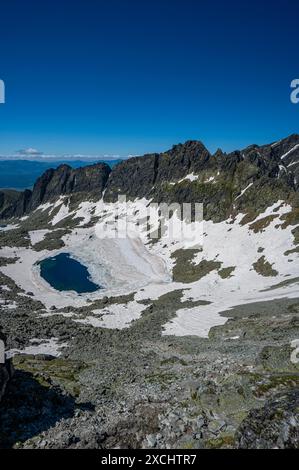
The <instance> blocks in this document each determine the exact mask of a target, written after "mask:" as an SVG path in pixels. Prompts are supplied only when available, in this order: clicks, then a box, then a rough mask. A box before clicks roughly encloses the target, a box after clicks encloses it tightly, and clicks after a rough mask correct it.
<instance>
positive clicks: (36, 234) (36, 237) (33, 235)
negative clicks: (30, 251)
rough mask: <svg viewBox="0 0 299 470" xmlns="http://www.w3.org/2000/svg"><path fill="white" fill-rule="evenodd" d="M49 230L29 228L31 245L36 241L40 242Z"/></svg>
mask: <svg viewBox="0 0 299 470" xmlns="http://www.w3.org/2000/svg"><path fill="white" fill-rule="evenodd" d="M49 232H50V230H48V229H46V230H31V231H30V232H29V237H30V241H31V245H36V243H39V242H41V241H42V240H43V239H44V238H45V235H46V234H47V233H49Z"/></svg>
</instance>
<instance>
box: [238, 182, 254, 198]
mask: <svg viewBox="0 0 299 470" xmlns="http://www.w3.org/2000/svg"><path fill="white" fill-rule="evenodd" d="M252 185H253V183H250V184H249V185H248V186H246V188H245V189H243V190H242V191H241V194H239V196H237V197H236V198H235V201H236V200H237V199H239V198H240V197H242V196H243V194H245V193H246V191H247V190H248V189H249V188H251V186H252Z"/></svg>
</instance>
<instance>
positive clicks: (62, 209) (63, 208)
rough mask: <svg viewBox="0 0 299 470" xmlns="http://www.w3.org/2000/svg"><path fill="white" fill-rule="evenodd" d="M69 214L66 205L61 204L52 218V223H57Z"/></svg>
mask: <svg viewBox="0 0 299 470" xmlns="http://www.w3.org/2000/svg"><path fill="white" fill-rule="evenodd" d="M68 215H69V207H68V205H65V204H62V205H61V207H60V209H59V211H58V212H57V214H56V215H55V216H54V217H53V219H52V225H57V224H58V223H59V222H60V221H61V220H63V219H65V218H66V217H67V216H68Z"/></svg>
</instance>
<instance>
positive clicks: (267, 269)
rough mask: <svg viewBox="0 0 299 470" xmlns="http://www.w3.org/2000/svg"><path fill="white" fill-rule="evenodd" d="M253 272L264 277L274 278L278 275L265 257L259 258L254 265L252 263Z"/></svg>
mask: <svg viewBox="0 0 299 470" xmlns="http://www.w3.org/2000/svg"><path fill="white" fill-rule="evenodd" d="M252 266H253V268H254V270H255V271H256V272H257V273H258V274H260V275H261V276H264V277H274V276H277V275H278V271H276V270H275V269H273V268H272V264H270V263H269V261H267V260H266V258H265V256H262V257H261V258H259V259H258V260H257V261H256V263H253V265H252Z"/></svg>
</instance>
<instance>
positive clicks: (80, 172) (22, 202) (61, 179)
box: [0, 163, 111, 219]
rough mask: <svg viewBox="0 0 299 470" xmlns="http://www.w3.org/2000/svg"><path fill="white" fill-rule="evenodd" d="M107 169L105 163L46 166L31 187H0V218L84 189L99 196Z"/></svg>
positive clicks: (26, 210) (105, 181)
mask: <svg viewBox="0 0 299 470" xmlns="http://www.w3.org/2000/svg"><path fill="white" fill-rule="evenodd" d="M110 172H111V169H110V167H109V166H108V165H106V164H105V163H99V164H95V165H91V166H86V167H82V168H78V169H72V168H71V167H70V166H68V165H61V166H59V167H58V168H57V169H55V170H54V169H49V170H47V171H46V172H45V173H44V174H43V175H42V176H41V177H40V178H38V180H37V181H36V183H35V185H34V187H33V190H32V191H30V190H28V189H27V190H25V191H23V192H17V191H10V190H2V191H0V218H2V219H9V218H11V217H22V216H23V215H24V214H26V213H28V212H30V211H31V210H34V209H36V208H37V207H38V206H39V205H40V204H43V203H46V202H48V201H51V200H55V199H56V198H58V197H59V196H61V195H63V194H73V193H85V195H88V194H95V195H96V196H98V197H101V195H102V192H103V190H104V188H105V186H106V183H107V180H108V178H109V174H110Z"/></svg>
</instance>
